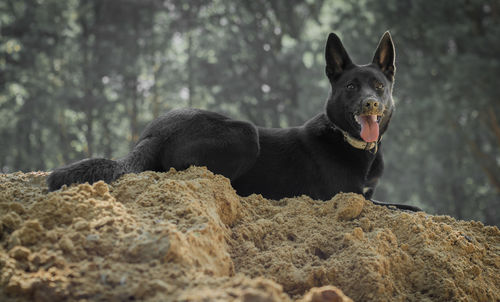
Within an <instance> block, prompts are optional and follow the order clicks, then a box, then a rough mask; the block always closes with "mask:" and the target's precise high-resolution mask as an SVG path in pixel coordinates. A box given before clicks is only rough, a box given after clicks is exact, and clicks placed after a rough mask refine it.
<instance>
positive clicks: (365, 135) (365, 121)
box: [359, 115, 378, 143]
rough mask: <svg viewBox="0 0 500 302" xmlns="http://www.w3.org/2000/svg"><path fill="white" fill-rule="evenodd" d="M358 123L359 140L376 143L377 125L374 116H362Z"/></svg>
mask: <svg viewBox="0 0 500 302" xmlns="http://www.w3.org/2000/svg"><path fill="white" fill-rule="evenodd" d="M359 121H360V122H361V134H360V135H361V138H362V139H363V140H364V141H365V142H367V143H370V142H376V141H377V140H378V123H377V116H376V115H362V116H360V119H359Z"/></svg>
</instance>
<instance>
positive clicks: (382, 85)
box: [375, 82, 384, 90]
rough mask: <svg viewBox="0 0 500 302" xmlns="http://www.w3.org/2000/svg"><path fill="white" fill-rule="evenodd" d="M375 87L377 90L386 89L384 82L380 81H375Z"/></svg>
mask: <svg viewBox="0 0 500 302" xmlns="http://www.w3.org/2000/svg"><path fill="white" fill-rule="evenodd" d="M375 89H377V90H382V89H384V84H382V83H380V82H377V83H375Z"/></svg>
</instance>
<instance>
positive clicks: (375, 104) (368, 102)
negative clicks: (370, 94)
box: [363, 99, 380, 110]
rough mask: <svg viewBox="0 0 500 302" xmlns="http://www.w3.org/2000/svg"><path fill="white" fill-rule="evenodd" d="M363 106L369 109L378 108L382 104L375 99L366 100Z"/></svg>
mask: <svg viewBox="0 0 500 302" xmlns="http://www.w3.org/2000/svg"><path fill="white" fill-rule="evenodd" d="M363 106H364V107H365V108H366V109H368V110H377V109H378V107H379V106H380V102H378V101H377V100H374V99H368V100H365V101H364V103H363Z"/></svg>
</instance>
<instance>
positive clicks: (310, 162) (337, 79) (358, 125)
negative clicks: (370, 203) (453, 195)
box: [47, 32, 418, 210]
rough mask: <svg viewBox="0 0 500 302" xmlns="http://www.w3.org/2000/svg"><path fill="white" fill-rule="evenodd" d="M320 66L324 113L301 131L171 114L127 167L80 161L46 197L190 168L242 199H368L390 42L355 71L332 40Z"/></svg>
mask: <svg viewBox="0 0 500 302" xmlns="http://www.w3.org/2000/svg"><path fill="white" fill-rule="evenodd" d="M325 57H326V75H327V77H328V79H329V80H330V84H331V87H332V90H331V93H330V96H329V97H328V100H327V102H326V108H325V112H323V113H320V114H318V115H317V116H315V117H314V118H312V119H311V120H309V121H308V122H306V123H305V124H304V125H303V126H301V127H293V128H286V129H270V128H260V127H256V126H255V125H253V124H251V123H248V122H243V121H236V120H232V119H230V118H228V117H226V116H223V115H220V114H217V113H214V112H209V111H204V110H198V109H182V110H173V111H170V112H169V113H167V114H165V115H163V116H161V117H159V118H157V119H156V120H154V121H152V122H151V123H150V124H149V125H148V126H147V127H146V129H145V130H144V132H143V133H142V135H141V136H140V138H139V141H138V142H137V144H136V146H135V147H134V149H133V150H132V152H130V153H129V154H128V155H127V156H125V157H124V158H122V159H119V160H116V161H113V160H108V159H84V160H82V161H79V162H76V163H73V164H70V165H68V166H64V167H61V168H58V169H56V170H54V172H52V174H51V175H50V176H49V178H48V180H47V182H48V185H49V189H50V190H51V191H52V190H56V189H58V188H60V187H61V186H62V185H64V184H66V185H70V184H72V183H83V182H89V183H93V182H95V181H98V180H104V181H106V182H108V183H109V182H111V181H113V180H115V179H117V178H118V177H120V176H121V175H123V174H125V173H138V172H142V171H145V170H153V171H167V170H169V168H170V167H174V168H176V169H177V170H182V169H185V168H187V167H189V166H191V165H196V166H206V167H207V168H208V169H210V170H211V171H213V172H214V173H219V174H222V175H224V176H226V177H228V178H229V179H230V180H231V182H232V185H233V187H234V188H235V189H236V191H237V192H238V194H240V195H243V196H246V195H250V194H252V193H260V194H262V195H263V196H264V197H267V198H272V199H281V198H283V197H293V196H298V195H301V194H305V195H308V196H310V197H312V198H314V199H321V200H328V199H330V198H332V197H333V196H334V195H335V194H337V193H339V192H355V193H360V194H363V195H364V196H365V198H367V199H370V198H371V197H372V195H373V192H374V189H375V186H376V184H377V182H378V179H379V177H380V176H381V174H382V170H383V161H382V154H381V150H380V149H381V148H380V139H381V138H382V135H383V134H384V132H385V131H386V130H387V127H388V125H389V120H390V118H391V115H392V112H393V109H394V103H393V100H392V87H393V81H394V72H395V66H394V58H395V51H394V45H393V42H392V39H391V36H390V34H389V33H388V32H386V33H385V34H384V36H383V37H382V39H381V40H380V43H379V45H378V47H377V50H376V52H375V56H374V58H373V62H372V63H371V64H368V65H361V66H360V65H355V64H353V63H352V62H351V60H350V58H349V56H348V54H347V52H346V51H345V49H344V47H343V46H342V43H341V42H340V39H339V38H338V37H337V36H336V35H335V34H333V33H332V34H330V35H329V37H328V41H327V44H326V53H325ZM374 202H375V203H377V204H382V203H380V202H376V201H374ZM384 205H388V204H384ZM392 205H395V206H397V207H398V208H401V209H409V210H418V208H415V207H411V206H405V205H396V204H392Z"/></svg>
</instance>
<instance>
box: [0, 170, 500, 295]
mask: <svg viewBox="0 0 500 302" xmlns="http://www.w3.org/2000/svg"><path fill="white" fill-rule="evenodd" d="M46 176H47V174H46V173H41V172H38V173H26V174H23V173H14V174H3V175H0V300H1V301H33V300H34V301H122V300H144V301H215V300H217V301H247V302H248V301H292V300H300V301H332V302H333V301H339V302H340V301H344V302H346V301H499V299H500V289H499V288H498V284H500V231H499V230H498V228H497V227H490V226H484V225H482V224H481V223H479V222H474V221H457V220H455V219H453V218H450V217H447V216H433V215H428V214H426V213H423V212H419V213H408V212H403V211H397V210H393V209H389V208H385V207H381V206H375V205H373V204H371V203H370V202H368V201H366V200H364V198H363V197H362V196H360V195H357V194H353V193H343V194H338V195H337V196H335V197H334V198H332V199H331V200H329V201H326V202H323V201H317V200H312V199H311V198H309V197H307V196H301V197H296V198H285V199H282V200H280V201H275V200H267V199H265V198H263V197H262V196H260V195H251V196H249V197H244V198H243V197H239V196H238V195H237V194H236V193H235V191H234V189H233V188H232V187H231V184H230V182H229V180H228V179H226V178H224V177H222V176H220V175H214V174H212V173H211V172H209V171H208V170H206V169H205V168H196V167H192V168H189V169H188V170H186V171H181V172H177V171H175V170H171V171H169V172H167V173H155V172H144V173H140V174H128V175H125V176H123V177H121V178H120V179H119V180H117V181H116V182H114V183H112V184H110V185H108V184H105V183H104V182H97V183H95V184H93V185H88V184H83V185H77V186H71V187H69V188H63V189H62V190H60V191H57V192H52V193H48V192H47V187H46V185H45V179H46Z"/></svg>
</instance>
